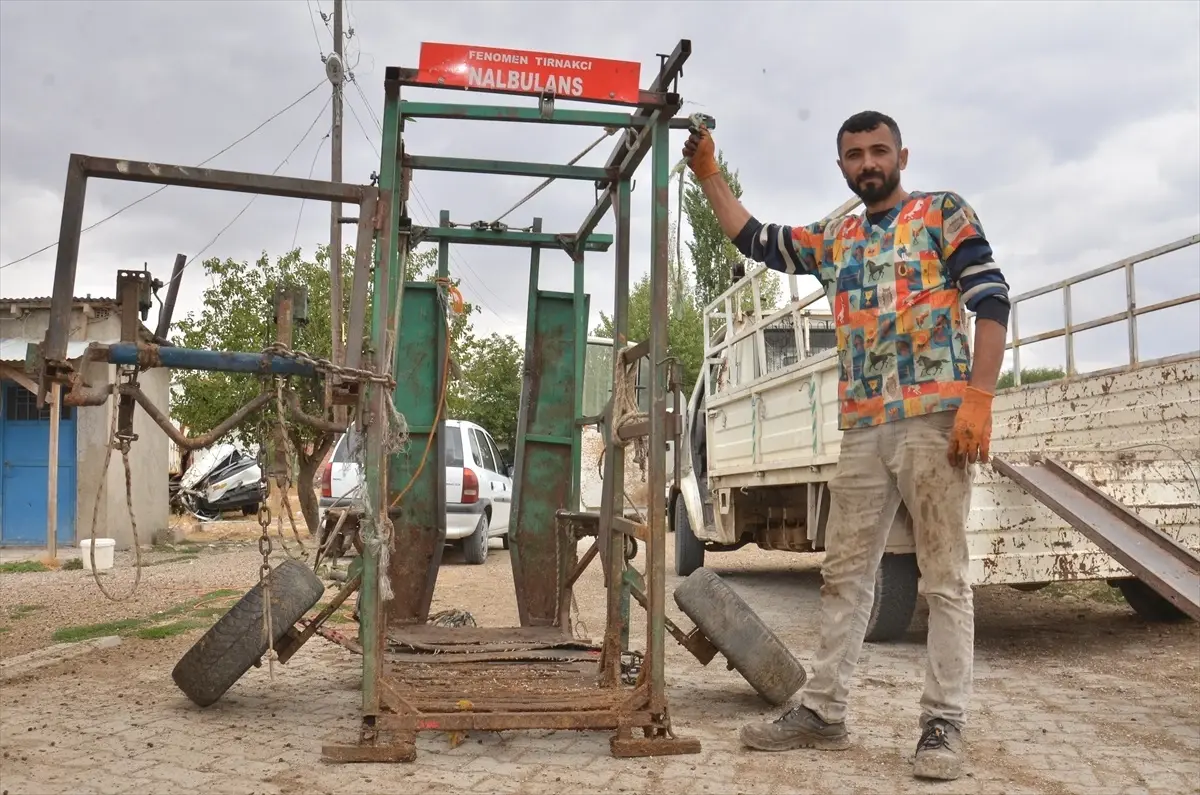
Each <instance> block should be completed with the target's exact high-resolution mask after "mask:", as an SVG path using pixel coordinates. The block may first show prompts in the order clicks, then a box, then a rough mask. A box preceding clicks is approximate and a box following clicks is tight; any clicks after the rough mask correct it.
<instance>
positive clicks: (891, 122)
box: [837, 110, 904, 157]
mask: <svg viewBox="0 0 1200 795" xmlns="http://www.w3.org/2000/svg"><path fill="white" fill-rule="evenodd" d="M881 124H886V125H887V128H888V129H889V130H891V131H892V138H894V139H895V140H896V149H901V148H903V146H904V145H903V144H902V143H901V142H900V125H898V124H896V120H895V119H893V118H892V117H891V116H888V115H887V114H884V113H880V112H879V111H877V110H864V111H862V112H860V113H855V114H854V115H853V116H851V117H850V118H848V119H846V120H845V121H844V122H842V126H841V127H840V128H839V129H838V134H837V149H838V157H841V155H842V136H844V135H845V134H846V133H864V132H870V131H871V130H874V129H875V128H876V127H878V126H879V125H881Z"/></svg>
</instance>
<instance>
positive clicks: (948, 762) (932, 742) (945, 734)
mask: <svg viewBox="0 0 1200 795" xmlns="http://www.w3.org/2000/svg"><path fill="white" fill-rule="evenodd" d="M962 758H963V750H962V734H960V733H959V731H958V729H957V728H956V727H955V726H954V724H952V723H950V722H949V721H944V720H941V719H940V718H934V719H933V720H931V721H929V723H927V724H925V731H923V732H921V739H920V740H919V741H918V742H917V755H916V758H915V759H914V760H913V775H914V776H916V777H917V778H933V779H938V780H941V781H953V780H954V779H956V778H958V777H959V776H961V775H962Z"/></svg>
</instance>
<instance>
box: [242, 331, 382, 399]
mask: <svg viewBox="0 0 1200 795" xmlns="http://www.w3.org/2000/svg"><path fill="white" fill-rule="evenodd" d="M263 353H265V354H270V355H273V356H280V357H282V358H284V359H292V360H294V361H297V362H300V363H301V364H307V365H308V366H310V367H312V368H313V369H314V370H316V371H317V372H322V373H327V374H329V375H336V376H340V377H341V378H344V379H347V380H350V381H371V382H373V383H376V384H382V385H384V386H386V387H388V388H389V389H395V388H396V379H394V378H392V376H391V375H389V374H387V373H376V372H372V371H371V370H362V369H359V368H356V367H344V366H339V365H336V364H334V363H333V362H331V361H329V360H328V359H321V358H318V357H313V356H310V355H308V354H307V353H305V352H304V351H294V350H292V349H291V348H289V347H288V346H286V345H284V344H283V343H281V342H274V343H271V344H270V345H268V346H267V347H266V348H263Z"/></svg>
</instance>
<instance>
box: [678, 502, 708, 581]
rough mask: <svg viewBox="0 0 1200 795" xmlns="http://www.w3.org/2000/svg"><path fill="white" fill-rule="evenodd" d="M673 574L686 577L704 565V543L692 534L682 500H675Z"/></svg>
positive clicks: (690, 524) (690, 523) (685, 507)
mask: <svg viewBox="0 0 1200 795" xmlns="http://www.w3.org/2000/svg"><path fill="white" fill-rule="evenodd" d="M674 525H675V573H676V574H678V575H679V576H680V577H687V576H689V575H690V574H691V573H692V572H694V571H695V570H696V569H698V568H700V567H701V566H703V565H704V542H703V541H701V540H700V539H698V538H696V534H695V533H693V532H692V522H691V520H690V519H688V513H687V506H686V505H684V503H683V498H682V497H680V498H678V499H677V500H675V521H674Z"/></svg>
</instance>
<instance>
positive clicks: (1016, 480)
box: [668, 204, 1200, 641]
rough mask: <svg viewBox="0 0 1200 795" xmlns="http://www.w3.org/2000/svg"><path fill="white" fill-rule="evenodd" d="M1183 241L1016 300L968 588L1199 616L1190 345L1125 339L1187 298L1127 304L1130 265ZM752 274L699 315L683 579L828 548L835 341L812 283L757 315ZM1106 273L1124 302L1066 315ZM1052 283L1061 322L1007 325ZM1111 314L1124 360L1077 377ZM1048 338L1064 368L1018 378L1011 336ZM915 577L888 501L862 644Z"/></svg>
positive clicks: (1196, 386) (894, 629) (1196, 391)
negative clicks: (1120, 333) (818, 319)
mask: <svg viewBox="0 0 1200 795" xmlns="http://www.w3.org/2000/svg"><path fill="white" fill-rule="evenodd" d="M852 206H853V205H852V204H848V205H843V207H842V208H839V210H838V211H835V214H834V215H835V216H836V215H840V214H842V213H844V212H845V211H847V210H848V209H849V208H850V207H852ZM1197 243H1200V235H1192V236H1190V237H1187V238H1184V239H1182V240H1178V241H1175V242H1173V243H1170V244H1167V245H1165V246H1161V247H1159V248H1156V249H1154V250H1151V251H1147V252H1144V253H1142V254H1138V255H1136V256H1133V257H1129V258H1128V259H1124V260H1121V261H1119V262H1116V263H1113V264H1111V265H1107V266H1104V267H1101V268H1097V269H1095V270H1092V271H1089V272H1087V273H1084V274H1081V275H1079V276H1076V277H1074V278H1071V279H1067V280H1065V281H1061V282H1057V283H1055V284H1051V285H1047V286H1045V287H1042V288H1039V289H1036V290H1032V291H1029V292H1027V293H1024V294H1022V295H1019V296H1016V297H1015V298H1013V299H1012V313H1011V320H1010V339H1011V342H1010V343H1009V344H1008V346H1007V347H1008V350H1010V351H1011V352H1012V368H1013V373H1014V374H1015V384H1014V385H1013V386H1011V387H1009V388H1006V389H1002V390H999V391H998V393H997V395H996V398H995V402H994V408H993V436H992V443H991V455H992V460H991V461H990V462H989V463H988V464H986V465H976V475H975V491H974V496H973V504H972V511H971V516H970V522H969V526H968V533H969V546H970V554H971V563H970V573H971V578H972V580H973V581H974V583H975V584H977V585H1009V586H1013V587H1016V588H1021V589H1024V590H1032V589H1037V588H1040V587H1044V586H1045V585H1046V584H1049V583H1051V582H1063V581H1078V580H1108V581H1111V582H1112V583H1113V584H1115V585H1116V586H1117V587H1119V588H1120V590H1121V591H1122V593H1123V594H1124V596H1125V598H1126V600H1127V601H1128V603H1129V604H1130V605H1131V606H1132V607H1133V608H1134V610H1136V611H1137V612H1138V613H1139V614H1140V615H1142V616H1143V617H1146V618H1149V619H1166V618H1178V617H1181V616H1183V615H1190V616H1192V617H1194V618H1195V617H1200V558H1197V552H1200V502H1198V498H1200V495H1198V491H1200V485H1198V484H1197V479H1196V474H1197V473H1200V352H1195V351H1193V352H1189V353H1185V354H1182V355H1176V356H1171V357H1168V358H1162V359H1157V360H1152V361H1143V360H1140V359H1139V356H1138V343H1137V321H1138V319H1139V318H1140V317H1142V316H1144V315H1146V314H1147V313H1150V312H1156V311H1161V310H1163V309H1168V308H1172V307H1177V306H1184V305H1190V306H1192V307H1194V306H1195V305H1196V302H1198V301H1200V293H1191V294H1185V295H1174V296H1167V297H1166V298H1165V300H1161V301H1158V302H1156V303H1154V304H1150V305H1146V306H1139V305H1138V304H1137V302H1136V300H1135V298H1134V290H1133V284H1134V268H1135V266H1136V265H1137V264H1138V263H1141V262H1145V261H1148V260H1151V259H1153V258H1155V257H1158V256H1161V255H1164V254H1168V253H1171V252H1175V251H1181V250H1184V249H1190V252H1195V251H1196V248H1195V246H1196V245H1197ZM766 272H767V271H766V269H765V268H762V267H759V268H752V269H750V271H749V272H748V273H747V275H746V276H745V277H744V278H743V279H742V280H740V281H739V282H737V283H736V284H734V285H733V286H732V287H731V288H730V289H729V290H728V291H727V292H726V293H725V294H723V295H722V296H720V297H719V298H717V299H716V300H715V301H713V302H712V303H711V304H710V305H709V306H708V307H706V309H705V312H704V333H705V368H706V373H705V377H703V378H701V379H699V380H698V382H697V384H696V387H695V389H694V390H693V392H692V395H691V397H690V400H689V402H688V407H687V411H686V412H685V418H684V419H685V427H684V430H683V435H682V438H683V439H684V440H685V441H684V443H683V445H682V447H683V448H684V449H683V451H682V452H683V455H682V464H681V469H680V479H679V483H680V485H679V494H678V495H677V496H675V497H674V498H673V499H672V500H671V502H670V504H669V506H668V510H669V512H670V521H671V523H672V525H673V527H674V530H675V571H676V573H677V574H679V575H688V574H690V573H691V572H692V571H694V570H696V569H697V568H699V567H701V566H703V565H704V561H705V556H706V555H707V554H711V553H718V552H726V551H732V550H735V549H738V548H740V547H742V546H744V545H746V544H756V545H757V546H759V547H761V548H763V549H768V550H780V551H791V552H820V551H822V550H823V549H824V535H825V522H826V521H827V519H828V513H829V501H830V500H829V491H828V482H829V480H830V479H831V477H832V476H833V473H834V470H835V468H836V466H837V460H838V450H839V443H840V439H841V431H839V430H838V370H837V360H836V352H835V351H833V350H828V349H827V350H818V349H816V348H814V347H813V345H812V334H811V331H812V322H811V321H812V312H811V310H812V309H813V308H814V305H816V304H817V303H818V302H820V301H821V300H822V299H824V298H825V293H824V291H823V290H817V291H816V292H813V293H812V294H810V295H808V296H806V297H800V296H799V293H798V289H797V281H798V280H797V277H796V276H791V277H789V279H790V286H791V301H790V302H789V303H788V304H787V305H786V306H785V307H783V308H781V309H778V310H775V311H770V310H767V311H764V310H763V309H762V307H761V306H760V304H759V288H758V282H759V281H760V280H761V279H762V277H763V276H764V275H765V273H766ZM1110 273H1116V274H1118V275H1121V274H1122V273H1123V275H1124V277H1125V278H1124V282H1125V285H1126V294H1125V307H1124V310H1123V311H1120V312H1117V313H1115V314H1112V315H1109V316H1106V317H1102V318H1098V319H1096V320H1091V321H1088V322H1086V323H1072V321H1071V289H1072V287H1074V286H1075V285H1078V284H1080V283H1082V282H1085V281H1088V280H1090V279H1094V278H1096V277H1099V276H1103V275H1105V274H1110ZM1178 283H1179V282H1178V281H1175V282H1174V284H1176V285H1177V284H1178ZM1053 293H1061V294H1062V296H1063V299H1062V300H1063V306H1064V310H1065V311H1064V314H1065V323H1064V324H1063V326H1062V327H1061V328H1057V329H1052V330H1050V331H1047V332H1044V333H1040V334H1036V335H1030V336H1027V337H1024V338H1022V337H1020V336H1019V333H1018V322H1019V320H1020V319H1021V316H1022V315H1023V314H1025V313H1024V312H1022V311H1021V310H1022V309H1023V308H1025V307H1027V306H1028V303H1027V302H1029V301H1030V300H1031V299H1034V298H1038V297H1041V296H1045V295H1050V294H1053ZM1118 322H1125V323H1126V324H1127V327H1128V330H1129V331H1128V340H1129V363H1128V364H1125V365H1122V366H1119V367H1114V368H1111V369H1105V370H1102V371H1099V372H1088V373H1080V372H1077V369H1076V366H1075V355H1074V351H1075V336H1076V335H1078V334H1079V333H1080V332H1082V331H1086V330H1089V329H1093V328H1098V327H1100V326H1104V325H1109V324H1113V323H1118ZM972 323H973V318H972ZM1196 326H1200V318H1196V320H1195V322H1194V323H1193V327H1196ZM780 328H786V329H789V330H790V331H791V334H790V336H789V335H788V334H786V333H785V334H783V335H782V336H781V337H780V338H782V339H785V340H789V339H790V343H789V345H790V347H791V350H792V352H793V355H792V356H791V357H790V358H788V357H780V356H773V355H771V350H770V344H769V340H770V337H771V336H772V335H773V334H774V335H777V336H778V329H780ZM972 328H973V326H972ZM1049 339H1062V340H1063V341H1064V344H1065V346H1066V363H1067V366H1066V369H1065V376H1064V377H1063V378H1060V379H1056V380H1053V381H1049V382H1041V383H1033V384H1023V383H1021V350H1022V347H1023V346H1028V345H1030V344H1032V343H1035V342H1042V341H1045V340H1049ZM918 580H919V571H918V567H917V563H916V555H915V546H914V543H913V534H912V523H911V519H910V517H909V516H908V513H907V511H906V510H905V508H904V507H903V506H902V507H901V509H900V511H899V512H898V515H897V516H896V519H895V521H894V523H893V527H892V530H891V534H890V536H889V538H888V541H887V547H886V551H885V554H884V557H883V560H882V562H881V565H880V567H879V573H878V575H877V580H876V589H875V604H874V607H873V609H872V613H871V619H870V623H869V625H868V634H867V639H868V640H871V641H882V640H889V639H895V638H897V637H899V636H900V635H902V634H903V633H904V632H905V631H906V630H907V628H908V626H909V623H910V620H911V618H912V615H913V613H914V610H915V607H916V603H917V584H918ZM884 594H886V595H887V596H886V598H883V595H884Z"/></svg>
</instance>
